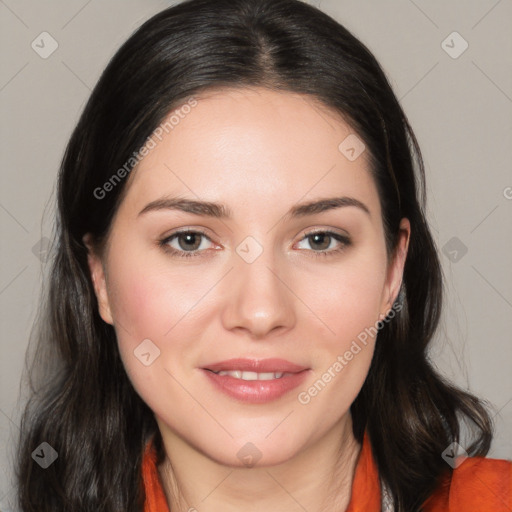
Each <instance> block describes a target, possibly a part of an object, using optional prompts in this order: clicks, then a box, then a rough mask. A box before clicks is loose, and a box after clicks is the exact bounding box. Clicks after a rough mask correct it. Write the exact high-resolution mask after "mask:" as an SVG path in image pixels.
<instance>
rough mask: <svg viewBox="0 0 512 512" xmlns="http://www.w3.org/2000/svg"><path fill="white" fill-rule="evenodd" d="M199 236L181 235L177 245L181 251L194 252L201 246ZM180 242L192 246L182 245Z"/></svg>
mask: <svg viewBox="0 0 512 512" xmlns="http://www.w3.org/2000/svg"><path fill="white" fill-rule="evenodd" d="M200 236H201V235H197V234H196V233H184V234H181V235H179V237H178V244H179V246H180V248H181V249H183V250H184V251H187V250H190V251H194V250H196V249H197V248H198V247H199V246H200V245H201V241H200ZM196 239H197V240H196ZM182 240H185V241H186V242H185V244H192V247H191V246H190V245H183V244H182ZM194 242H196V243H194Z"/></svg>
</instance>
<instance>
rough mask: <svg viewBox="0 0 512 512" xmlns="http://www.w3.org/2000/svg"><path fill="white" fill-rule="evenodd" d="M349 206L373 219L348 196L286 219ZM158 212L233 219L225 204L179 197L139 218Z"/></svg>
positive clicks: (305, 206) (294, 211)
mask: <svg viewBox="0 0 512 512" xmlns="http://www.w3.org/2000/svg"><path fill="white" fill-rule="evenodd" d="M348 206H354V207H356V208H359V209H360V210H362V211H364V212H365V213H366V214H368V215H369V216H370V217H371V214H370V210H369V209H368V207H367V206H366V205H365V204H364V203H362V202H361V201H359V200H358V199H356V198H354V197H347V196H343V197H330V198H325V199H319V200H317V201H310V202H307V203H300V204H297V205H294V206H293V207H292V208H290V210H289V211H288V212H287V213H286V214H285V215H284V217H288V218H298V217H306V216H308V215H314V214H318V213H323V212H326V211H329V210H334V209H337V208H343V207H348ZM158 210H178V211H182V212H186V213H192V214H194V215H201V216H204V217H214V218H217V219H230V218H231V217H232V213H231V210H230V209H229V208H228V207H227V206H225V205H223V204H220V203H214V202H210V201H196V200H192V199H184V198H178V197H163V198H160V199H156V200H155V201H151V202H150V203H149V204H147V205H146V206H145V207H144V208H143V209H142V210H141V211H140V212H139V216H140V215H143V214H145V213H148V212H151V211H158Z"/></svg>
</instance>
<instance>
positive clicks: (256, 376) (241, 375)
mask: <svg viewBox="0 0 512 512" xmlns="http://www.w3.org/2000/svg"><path fill="white" fill-rule="evenodd" d="M215 373H216V374H217V375H221V376H222V375H227V376H229V377H234V378H235V379H241V380H272V379H280V378H281V377H282V376H283V375H284V372H275V373H256V372H241V371H240V370H236V371H229V372H228V371H220V372H215Z"/></svg>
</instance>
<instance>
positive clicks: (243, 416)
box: [89, 88, 409, 466]
mask: <svg viewBox="0 0 512 512" xmlns="http://www.w3.org/2000/svg"><path fill="white" fill-rule="evenodd" d="M185 111H186V112H187V113H186V115H184V114H182V115H181V116H179V123H175V124H174V126H173V129H172V131H171V130H169V133H168V134H165V135H164V136H163V137H162V140H161V141H158V140H157V142H158V143H157V144H156V146H155V147H153V148H152V149H150V150H149V151H148V152H147V154H146V156H145V157H144V159H143V160H142V161H141V162H140V163H139V165H138V166H137V168H136V169H135V170H134V171H132V174H131V175H130V177H129V182H128V184H127V187H128V188H127V191H126V195H125V197H124V199H123V201H122V203H121V204H120V206H119V209H118V211H117V213H116V216H115V218H114V220H113V223H112V225H111V230H110V234H109V237H108V241H107V244H106V247H105V250H104V251H103V253H102V255H101V257H100V256H98V255H97V254H96V253H95V252H94V250H93V249H92V248H91V247H90V249H91V250H90V257H89V265H90V269H91V273H92V277H93V281H94V285H95V291H96V294H97V297H98V303H99V307H100V314H101V315H102V318H103V319H104V320H105V321H106V322H108V323H111V324H112V325H113V326H114V328H115V331H116V334H117V339H118V344H119V350H120V354H121V357H122V360H123V363H124V365H125V368H126V371H127V374H128V376H129V378H130V380H131V382H132V383H133V386H134V388H135V389H136V391H137V392H138V394H139V395H140V396H141V397H142V399H143V400H144V401H145V402H146V403H147V404H148V406H149V407H150V408H151V409H152V410H153V412H154V413H155V417H156V419H157V422H158V424H159V427H160V430H161V432H162V435H163V436H164V440H167V441H168V442H169V445H170V444H171V443H172V442H173V441H172V440H175V442H176V443H178V442H179V443H182V444H183V445H186V446H187V447H189V448H191V449H193V450H195V451H197V452H200V453H202V454H203V455H206V456H208V457H209V458H210V459H212V460H215V461H217V462H220V463H222V464H227V465H232V466H241V465H243V464H244V463H246V462H247V456H249V457H252V460H254V462H256V461H258V464H261V465H265V464H268V465H271V464H277V463H280V462H284V461H286V460H290V459H291V458H293V457H295V456H299V455H300V454H301V453H302V452H305V451H307V450H308V449H311V448H312V447H313V446H314V445H315V444H316V443H318V442H320V441H321V440H322V439H325V438H327V437H328V436H329V434H330V433H332V432H333V431H337V430H340V429H341V428H342V426H343V425H345V424H346V423H347V421H349V419H350V417H349V408H350V405H351V404H352V402H353V401H354V399H355V397H356V396H357V394H358V392H359V390H360V388H361V386H362V384H363V382H364V379H365V377H366V375H367V372H368V369H369V365H370V362H371V358H372V354H373V349H374V343H375V333H376V332H377V330H378V327H379V325H382V324H377V322H378V321H379V320H380V319H381V318H382V316H381V315H382V314H386V313H388V312H389V311H390V308H391V305H392V304H393V302H394V300H395V298H396V296H397V294H398V290H399V286H400V283H401V279H402V269H403V264H404V260H405V254H406V251H407V243H408V237H409V224H408V222H407V220H406V219H403V221H402V225H401V228H402V231H401V238H400V242H399V250H398V251H397V253H396V257H394V258H390V259H389V260H388V258H387V254H386V247H385V239H384V231H383V224H382V214H381V209H380V203H379V197H378V194H377V190H376V187H375V184H374V182H373V180H372V178H371V175H370V172H369V167H368V161H367V154H366V151H364V150H363V151H362V153H361V154H360V155H359V156H357V154H358V153H359V152H360V150H361V149H362V146H360V145H358V144H361V141H360V140H359V139H356V138H354V137H355V135H354V134H353V130H352V129H351V127H350V126H348V125H347V124H346V123H345V122H344V121H342V120H341V118H340V117H339V116H336V115H335V113H334V112H331V111H329V110H328V109H326V108H324V107H321V106H320V105H319V104H318V103H315V102H314V101H313V100H312V99H311V98H308V97H305V96H301V95H296V94H292V93H288V92H286V93H285V92H275V91H270V90H266V89H259V88H258V89H239V90H221V91H216V92H210V94H209V95H205V96H202V97H197V105H195V106H194V107H193V108H190V109H183V110H182V112H185ZM175 119H177V118H175ZM348 136H351V138H349V139H347V137H348ZM346 139H347V140H346ZM343 141H345V142H343ZM340 144H341V146H340ZM351 147H353V148H354V151H351V150H350V148H351ZM340 148H341V149H340ZM354 156H357V158H355V159H354ZM327 200H328V201H327ZM192 202H193V203H192ZM389 321H393V320H389ZM376 326H377V329H376V328H375V327H376ZM248 443H251V444H248ZM244 458H245V460H244ZM258 459H259V460H258Z"/></svg>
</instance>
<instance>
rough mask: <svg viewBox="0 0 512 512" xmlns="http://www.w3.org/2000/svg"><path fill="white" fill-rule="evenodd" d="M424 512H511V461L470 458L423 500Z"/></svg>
mask: <svg viewBox="0 0 512 512" xmlns="http://www.w3.org/2000/svg"><path fill="white" fill-rule="evenodd" d="M424 511H425V512H459V511H460V512H486V511H489V512H491V511H492V512H510V511H512V462H510V461H507V460H499V459H486V458H483V457H470V458H467V459H465V460H464V462H462V464H461V465H460V466H459V467H457V468H456V469H454V470H453V471H452V472H451V473H450V474H449V475H448V476H447V477H446V478H445V479H444V480H443V481H442V483H441V484H440V486H439V487H438V489H436V491H435V492H434V493H433V495H432V496H431V498H430V499H429V500H427V502H426V503H425V507H424Z"/></svg>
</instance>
